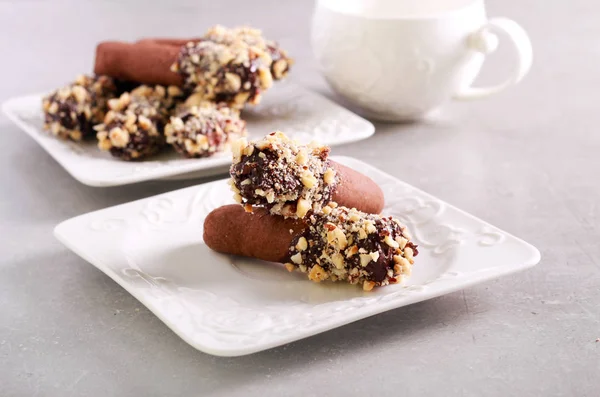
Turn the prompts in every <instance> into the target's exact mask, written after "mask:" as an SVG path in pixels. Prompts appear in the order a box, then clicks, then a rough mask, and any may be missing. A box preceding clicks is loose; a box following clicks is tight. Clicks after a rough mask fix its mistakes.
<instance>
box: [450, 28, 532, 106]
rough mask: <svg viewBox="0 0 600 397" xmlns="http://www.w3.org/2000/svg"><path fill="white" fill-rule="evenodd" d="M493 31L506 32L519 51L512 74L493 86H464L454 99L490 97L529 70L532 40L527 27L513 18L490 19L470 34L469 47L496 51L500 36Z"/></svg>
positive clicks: (486, 52)
mask: <svg viewBox="0 0 600 397" xmlns="http://www.w3.org/2000/svg"><path fill="white" fill-rule="evenodd" d="M493 33H504V34H505V35H506V36H507V37H508V38H509V39H510V41H511V43H512V44H513V47H514V49H515V52H516V53H517V65H516V67H515V68H514V69H513V72H512V74H511V76H510V77H509V78H508V79H506V80H505V81H504V82H503V83H500V84H498V85H494V86H491V87H471V86H469V87H466V88H463V89H462V90H461V91H460V92H459V93H457V94H455V95H454V99H459V100H471V99H480V98H486V97H489V96H491V95H494V94H497V93H499V92H500V91H504V90H505V89H506V88H508V87H509V86H511V85H514V84H517V83H518V82H519V81H521V80H522V79H523V77H525V75H526V74H527V72H529V69H530V68H531V62H532V58H533V50H532V48H531V41H530V40H529V36H528V35H527V32H525V29H523V28H522V27H521V26H520V25H519V24H517V23H516V22H515V21H513V20H510V19H507V18H493V19H490V20H489V21H488V22H487V23H486V24H485V25H484V26H483V27H482V28H481V29H479V30H478V31H476V32H474V33H472V34H471V35H470V36H469V40H468V45H469V47H470V48H471V49H473V50H475V51H477V52H480V53H482V54H484V55H487V54H490V53H492V52H494V51H495V50H496V47H497V46H498V38H497V37H496V36H495V35H494V34H493Z"/></svg>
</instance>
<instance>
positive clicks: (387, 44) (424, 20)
mask: <svg viewBox="0 0 600 397" xmlns="http://www.w3.org/2000/svg"><path fill="white" fill-rule="evenodd" d="M494 33H503V34H504V35H505V36H506V38H507V39H508V41H509V42H511V43H512V44H513V47H514V49H515V52H516V54H517V57H516V64H515V66H514V68H513V70H512V72H511V75H510V76H509V77H508V78H507V79H506V80H505V81H504V82H502V83H501V84H498V85H495V86H492V87H485V88H477V87H471V84H472V83H473V81H474V80H475V78H476V77H477V74H478V73H479V70H480V69H481V65H482V64H483V61H484V58H485V55H486V54H489V53H491V52H492V51H494V50H495V49H496V47H497V44H498V39H497V37H496V36H495V34H494ZM312 43H313V49H314V52H315V55H316V57H317V60H318V61H319V63H320V65H321V67H322V70H323V73H324V75H325V78H326V79H327V81H328V82H329V84H330V85H331V87H332V88H333V89H334V90H335V91H336V92H338V93H339V94H340V95H342V96H343V97H344V98H346V99H347V100H348V101H349V102H350V103H351V104H352V105H354V106H356V107H358V108H359V109H360V110H362V112H363V113H364V114H366V115H367V116H370V117H372V118H375V119H380V120H388V121H398V120H407V119H418V118H422V117H423V116H425V115H427V114H428V113H429V112H431V111H433V110H435V109H437V108H438V107H439V106H440V105H442V104H443V103H444V102H446V101H448V100H450V99H451V98H456V99H478V98H484V97H487V96H490V95H492V94H495V93H497V92H500V91H502V90H504V89H505V88H507V87H509V86H511V85H513V84H516V83H518V82H519V81H520V80H521V79H522V78H523V77H524V76H525V75H526V74H527V72H528V71H529V68H530V67H531V60H532V50H531V42H530V41H529V37H528V36H527V33H526V32H525V30H523V28H521V27H520V26H519V25H518V24H517V23H516V22H514V21H512V20H510V19H506V18H493V19H487V17H486V12H485V5H484V2H483V0H317V2H316V8H315V13H314V16H313V22H312Z"/></svg>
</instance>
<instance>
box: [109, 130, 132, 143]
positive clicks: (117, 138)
mask: <svg viewBox="0 0 600 397" xmlns="http://www.w3.org/2000/svg"><path fill="white" fill-rule="evenodd" d="M108 136H109V138H110V141H111V142H112V144H113V146H115V147H125V146H127V143H128V142H129V134H128V133H127V132H126V131H124V130H123V129H121V128H119V127H116V128H113V129H112V130H110V132H109V133H108Z"/></svg>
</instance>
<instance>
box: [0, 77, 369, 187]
mask: <svg viewBox="0 0 600 397" xmlns="http://www.w3.org/2000/svg"><path fill="white" fill-rule="evenodd" d="M42 97H43V94H37V95H29V96H24V97H19V98H13V99H10V100H8V101H6V102H4V103H3V105H2V109H3V110H4V113H5V114H6V115H7V116H8V118H9V119H11V120H12V121H13V122H14V123H15V124H17V125H18V126H19V127H20V128H21V129H22V130H23V131H25V132H26V133H27V134H29V136H31V137H32V138H33V139H34V140H35V141H36V142H38V143H39V144H40V146H41V147H42V148H44V149H45V150H46V151H47V152H48V153H49V154H50V155H51V156H52V157H53V158H54V159H55V160H56V161H57V162H58V163H59V164H60V165H62V166H63V168H64V169H65V170H67V172H68V173H69V174H71V175H72V176H73V177H74V178H75V179H77V180H78V181H80V182H81V183H84V184H86V185H90V186H118V185H125V184H129V183H135V182H142V181H146V180H151V179H160V178H165V177H173V176H179V177H180V178H181V177H204V176H209V175H215V174H219V173H225V172H226V171H227V168H228V166H229V165H230V164H231V154H230V153H219V154H216V155H214V156H212V157H208V158H201V159H186V158H183V157H182V156H180V155H178V154H177V153H175V151H173V150H167V151H165V152H164V153H161V154H160V155H158V156H153V157H152V158H149V159H148V160H145V161H137V162H127V161H122V160H119V159H116V158H113V157H112V156H111V155H110V154H109V153H107V152H101V151H100V150H99V149H98V148H97V146H96V141H95V140H94V139H93V140H89V141H86V142H84V143H75V142H72V141H61V140H59V139H56V138H54V137H52V136H50V135H49V134H48V133H47V132H45V131H43V130H42V124H43V114H42V109H41V106H42V105H41V104H42ZM242 117H243V118H244V120H246V121H247V123H248V124H247V126H248V135H249V139H254V138H258V137H262V136H264V135H266V134H268V133H270V132H273V131H275V130H281V131H284V132H285V133H286V134H287V135H288V136H291V137H293V138H295V139H298V140H300V141H302V142H305V143H308V142H309V141H311V140H317V141H318V142H320V143H323V144H326V145H329V146H336V145H341V144H344V143H349V142H354V141H358V140H361V139H366V138H368V137H370V136H371V135H373V133H374V132H375V127H374V126H373V124H371V123H370V122H369V121H367V120H365V119H363V118H361V117H359V116H357V115H356V114H354V113H352V112H350V111H349V110H346V109H344V108H343V107H341V106H339V105H337V104H335V103H334V102H332V101H330V100H329V99H327V98H325V97H323V96H321V95H319V94H316V93H314V92H312V91H309V90H306V89H304V88H302V87H300V86H298V85H295V84H292V83H286V82H282V83H278V84H276V85H275V86H274V87H273V88H272V89H271V90H269V92H267V93H266V94H265V96H264V98H263V101H262V102H261V104H260V105H258V106H256V107H255V108H250V109H249V110H247V111H244V113H243V115H242Z"/></svg>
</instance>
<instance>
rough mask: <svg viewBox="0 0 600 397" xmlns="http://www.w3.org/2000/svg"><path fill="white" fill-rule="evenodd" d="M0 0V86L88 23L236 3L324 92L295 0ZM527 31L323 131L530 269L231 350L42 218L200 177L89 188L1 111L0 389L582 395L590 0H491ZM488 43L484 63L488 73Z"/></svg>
mask: <svg viewBox="0 0 600 397" xmlns="http://www.w3.org/2000/svg"><path fill="white" fill-rule="evenodd" d="M148 3H152V4H146V2H142V1H127V2H121V3H118V2H116V1H104V2H93V3H92V2H81V1H80V2H76V3H75V2H72V3H64V2H52V3H51V2H47V1H16V0H15V1H0V33H1V34H0V54H2V62H1V66H0V68H1V69H0V70H1V73H0V87H1V88H0V100H5V99H7V98H9V97H12V96H16V95H21V94H26V93H30V92H37V91H40V90H44V89H50V88H54V87H56V86H58V85H60V84H62V83H63V82H66V81H69V80H71V79H72V78H73V76H75V75H76V74H77V73H79V72H82V71H89V70H90V68H91V65H92V57H93V49H94V45H95V43H96V42H97V41H100V40H104V39H134V38H137V37H143V36H158V35H169V36H191V35H196V34H198V32H202V31H203V30H204V29H205V28H206V27H208V26H209V25H211V24H214V23H217V22H219V23H223V24H228V25H234V24H240V23H244V22H249V23H251V24H253V25H256V26H260V27H262V28H264V30H265V31H266V33H267V34H268V35H269V36H272V37H274V38H277V39H279V41H280V42H281V43H282V44H283V46H284V47H285V48H289V50H290V52H291V53H292V54H293V55H294V56H295V57H296V59H297V61H298V62H297V66H296V67H295V69H294V72H293V75H294V80H295V81H297V82H300V83H301V84H304V85H306V86H308V87H310V88H312V89H314V90H317V91H320V92H322V93H324V94H325V95H328V96H331V97H333V98H334V99H336V98H335V96H334V95H333V94H331V92H330V91H329V89H328V88H327V86H326V84H325V82H324V80H323V79H322V77H321V76H320V75H319V73H318V69H317V65H316V63H315V61H314V60H313V58H312V55H311V51H310V46H309V39H308V37H309V35H308V32H309V19H310V13H311V7H312V3H311V2H308V1H299V0H298V1H294V2H292V1H289V2H288V1H275V0H271V1H266V0H253V1H233V0H228V1H218V2H216V1H200V0H196V1H185V2H182V1H179V2H174V3H173V4H170V5H168V4H167V2H166V1H165V2H162V3H161V5H155V4H154V2H148ZM489 3H490V4H489V5H488V9H489V14H490V15H497V16H500V15H502V16H509V17H511V18H514V19H515V20H517V21H519V22H520V23H521V24H522V25H523V26H524V27H525V28H526V29H527V30H528V31H529V33H530V35H531V38H532V41H533V44H534V49H535V61H534V66H533V69H532V71H531V74H530V75H529V76H528V78H527V79H526V80H525V81H524V82H523V83H522V84H521V85H519V86H518V87H516V88H514V89H512V90H510V91H508V92H506V93H504V94H502V95H499V96H497V97H494V98H492V99H490V100H486V101H482V102H472V103H454V104H450V105H448V106H447V107H446V108H445V110H444V112H443V114H442V115H441V117H440V118H439V119H438V120H436V121H432V122H426V123H421V124H412V125H397V124H396V125H394V124H376V127H377V132H376V134H375V136H374V137H372V138H371V139H370V140H369V141H368V142H366V143H365V142H363V143H356V144H351V145H347V146H343V147H339V148H336V150H335V152H336V153H337V154H341V155H349V156H355V157H358V158H361V159H363V160H365V161H367V162H369V163H371V164H374V165H375V166H378V167H380V168H382V169H385V170H387V171H388V172H390V173H392V174H394V175H396V176H398V177H400V178H402V179H403V180H405V181H407V182H409V183H411V184H413V185H415V186H417V187H419V188H422V189H424V190H425V191H427V192H430V193H432V194H434V195H436V196H438V197H440V198H442V199H444V200H446V201H448V202H450V203H452V204H455V205H456V206H458V207H460V208H462V209H465V210H467V211H468V212H471V213H473V214H475V215H477V216H479V217H481V218H483V219H485V220H487V221H489V222H491V223H492V224H495V225H497V226H498V227H500V228H503V229H505V230H507V231H510V232H512V233H514V234H515V235H517V236H520V237H522V238H523V239H525V240H527V241H529V242H531V243H533V244H534V245H536V246H537V247H538V248H539V249H540V251H541V252H542V261H541V263H540V264H539V265H538V266H537V267H536V268H534V269H532V270H529V271H526V272H523V273H520V274H515V275H513V276H509V277H505V278H503V279H499V280H496V281H492V282H488V283H485V284H482V285H479V286H476V287H473V288H469V289H467V290H465V291H462V292H457V293H453V294H450V295H447V296H444V297H441V298H437V299H433V300H430V301H427V302H423V303H419V304H415V305H412V306H409V307H405V308H401V309H397V310H393V311H390V312H387V313H385V314H381V315H378V316H375V317H372V318H370V319H366V320H363V321H359V322H357V323H354V324H351V325H347V326H345V327H342V328H339V329H337V330H335V331H330V332H327V333H324V334H321V335H318V336H314V337H311V338H308V339H305V340H302V341H298V342H296V343H292V344H290V345H287V346H283V347H279V348H275V349H272V350H269V351H265V352H262V353H257V354H254V355H250V356H245V357H240V358H218V357H213V356H209V355H206V354H203V353H201V352H198V351H196V350H194V349H193V348H192V347H190V346H188V345H187V344H186V343H185V342H183V341H182V340H181V339H179V338H178V337H177V336H176V335H175V334H174V333H173V332H172V331H170V330H169V329H168V328H167V327H166V326H165V325H164V324H163V323H162V322H161V321H160V320H159V319H158V318H156V317H155V316H154V315H153V314H151V313H150V312H149V311H148V310H146V308H145V307H144V306H142V305H141V304H140V303H139V302H138V301H136V300H135V299H134V298H132V297H131V296H130V295H129V294H128V293H127V292H125V291H124V290H123V289H121V288H120V287H119V286H118V285H117V284H115V283H114V282H112V281H111V280H110V279H109V278H108V277H107V276H105V275H104V274H103V273H101V272H99V271H98V270H96V269H95V268H94V267H93V266H91V265H89V264H88V263H86V262H85V261H84V260H82V259H81V258H79V257H78V256H76V255H75V254H73V253H71V252H70V251H68V250H67V249H66V248H65V247H63V246H62V245H61V244H60V243H59V242H58V241H56V240H55V239H54V237H53V236H52V228H53V227H54V226H55V225H56V224H57V223H59V222H60V221H62V220H65V219H67V218H70V217H72V216H75V215H79V214H82V213H85V212H88V211H92V210H97V209H101V208H104V207H107V206H111V205H115V204H120V203H125V202H128V201H131V200H135V199H139V198H143V197H147V196H151V195H154V194H158V193H162V192H166V191H170V190H174V189H178V188H181V187H185V186H189V185H192V184H196V183H200V182H202V181H198V180H195V181H187V182H159V181H155V182H147V183H143V184H138V185H132V186H126V187H118V188H91V187H87V186H84V185H82V184H80V183H78V182H77V181H75V180H74V179H72V178H71V177H70V176H69V175H68V174H67V173H66V172H65V171H64V170H63V169H62V168H61V167H60V166H59V165H58V164H57V163H56V162H55V161H54V160H52V158H50V157H49V156H48V154H46V153H45V152H44V151H43V150H42V149H41V148H40V147H39V146H38V145H37V144H36V143H35V142H34V141H33V140H32V139H30V138H28V137H27V136H26V135H25V134H23V133H22V132H21V131H19V130H18V129H17V128H16V127H15V126H13V125H12V124H10V123H9V122H8V120H7V119H6V117H4V116H0V130H1V134H2V137H3V139H2V146H3V149H2V156H0V169H1V170H2V172H0V189H1V190H0V191H1V196H0V236H2V237H1V238H0V395H1V396H70V395H73V396H100V395H102V396H155V395H156V396H159V395H162V396H176V395H202V396H212V395H231V396H266V395H274V396H282V395H290V396H292V395H295V396H338V395H376V394H383V395H402V394H406V395H419V396H429V395H431V396H435V395H448V396H482V395H485V396H509V395H511V396H516V395H519V396H533V395H536V396H537V395H543V396H595V395H598V394H597V393H598V386H600V342H598V341H597V338H600V305H599V304H598V302H600V271H599V265H600V264H599V260H598V258H599V257H600V244H599V241H600V228H599V224H598V220H599V212H600V206H599V199H600V185H599V174H600V160H599V153H600V134H599V133H598V125H599V124H600V111H599V108H598V104H599V103H600V95H599V94H598V92H599V89H598V87H600V73H598V71H599V70H600V64H599V60H600V44H599V43H600V42H599V41H598V37H600V24H598V17H597V15H598V12H600V8H599V7H598V5H597V4H596V3H594V2H592V1H589V0H574V1H569V2H567V1H562V0H554V1H547V0H530V1H527V2H523V1H519V0H505V1H500V0H495V1H490V2H489ZM503 51H504V49H502V48H501V49H500V51H499V54H498V55H495V56H493V57H492V58H491V60H490V62H489V64H488V65H486V71H485V73H484V75H483V77H482V81H483V82H486V81H492V80H494V78H500V77H501V76H502V74H503V73H504V72H506V70H507V68H508V65H509V64H510V61H511V58H510V57H505V56H504V55H507V54H508V52H503Z"/></svg>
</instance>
